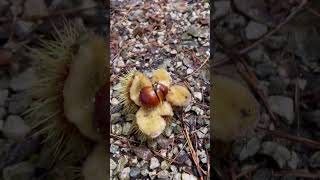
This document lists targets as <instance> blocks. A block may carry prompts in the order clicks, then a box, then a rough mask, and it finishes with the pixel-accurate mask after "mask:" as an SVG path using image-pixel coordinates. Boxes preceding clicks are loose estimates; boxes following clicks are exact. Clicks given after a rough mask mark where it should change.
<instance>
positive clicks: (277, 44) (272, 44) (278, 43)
mask: <svg viewBox="0 0 320 180" xmlns="http://www.w3.org/2000/svg"><path fill="white" fill-rule="evenodd" d="M285 43H287V36H284V35H273V36H270V37H269V38H268V39H267V40H266V41H265V42H264V44H265V45H266V46H267V47H268V48H271V49H280V48H282V47H283V46H284V45H285Z"/></svg>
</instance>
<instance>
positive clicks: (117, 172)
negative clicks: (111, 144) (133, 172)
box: [115, 156, 130, 174]
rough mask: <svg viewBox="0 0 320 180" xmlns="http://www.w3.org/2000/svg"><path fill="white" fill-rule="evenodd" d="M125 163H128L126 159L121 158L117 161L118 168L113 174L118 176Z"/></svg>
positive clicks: (124, 157)
mask: <svg viewBox="0 0 320 180" xmlns="http://www.w3.org/2000/svg"><path fill="white" fill-rule="evenodd" d="M127 163H128V157H127V156H121V158H120V159H119V160H118V166H117V169H116V170H115V174H120V173H121V172H122V170H123V169H124V166H125V165H126V164H127ZM129 172H130V171H129Z"/></svg>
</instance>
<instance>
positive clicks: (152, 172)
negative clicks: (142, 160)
mask: <svg viewBox="0 0 320 180" xmlns="http://www.w3.org/2000/svg"><path fill="white" fill-rule="evenodd" d="M148 175H149V176H150V178H151V179H155V177H156V175H157V170H154V171H151V172H149V174H148Z"/></svg>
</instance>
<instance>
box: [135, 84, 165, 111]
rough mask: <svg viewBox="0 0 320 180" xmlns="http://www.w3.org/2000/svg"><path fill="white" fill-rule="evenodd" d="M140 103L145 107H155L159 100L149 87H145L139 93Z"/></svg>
mask: <svg viewBox="0 0 320 180" xmlns="http://www.w3.org/2000/svg"><path fill="white" fill-rule="evenodd" d="M139 98H140V102H141V104H142V106H145V107H155V106H157V105H159V103H160V100H159V98H158V96H157V94H156V92H155V91H154V90H153V88H152V87H151V86H146V87H144V88H142V89H141V91H140V95H139Z"/></svg>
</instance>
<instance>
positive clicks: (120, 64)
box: [118, 60, 126, 68]
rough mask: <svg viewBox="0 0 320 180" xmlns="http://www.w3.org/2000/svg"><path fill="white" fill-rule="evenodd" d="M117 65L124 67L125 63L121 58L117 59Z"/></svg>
mask: <svg viewBox="0 0 320 180" xmlns="http://www.w3.org/2000/svg"><path fill="white" fill-rule="evenodd" d="M118 67H119V68H123V67H126V64H125V63H124V62H123V60H119V61H118Z"/></svg>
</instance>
